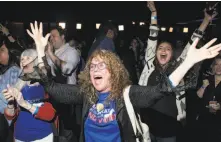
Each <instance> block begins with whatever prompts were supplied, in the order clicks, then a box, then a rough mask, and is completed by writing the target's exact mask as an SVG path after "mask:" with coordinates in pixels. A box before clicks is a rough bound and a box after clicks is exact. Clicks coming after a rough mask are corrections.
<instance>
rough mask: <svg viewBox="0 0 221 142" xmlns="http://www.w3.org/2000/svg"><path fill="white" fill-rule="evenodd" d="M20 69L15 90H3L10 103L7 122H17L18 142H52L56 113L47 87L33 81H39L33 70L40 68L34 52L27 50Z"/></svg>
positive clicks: (13, 88)
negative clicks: (47, 93) (46, 90)
mask: <svg viewBox="0 0 221 142" xmlns="http://www.w3.org/2000/svg"><path fill="white" fill-rule="evenodd" d="M20 66H21V69H22V73H21V75H20V78H21V79H19V80H18V82H17V83H16V84H15V85H14V87H10V86H7V89H4V90H3V91H2V93H3V95H4V98H5V99H6V100H7V101H8V104H7V107H6V108H5V110H4V112H5V116H6V118H7V119H8V120H16V123H15V129H14V138H15V142H27V141H28V142H30V141H33V142H34V141H37V142H53V131H52V126H51V121H52V120H53V119H54V118H55V114H56V111H55V109H54V108H53V106H52V105H51V104H50V103H49V102H46V99H47V97H48V96H46V94H45V91H44V88H43V87H42V86H41V85H40V84H39V83H38V82H36V81H35V82H33V81H30V78H36V79H37V78H38V76H37V73H36V72H35V70H34V67H35V66H37V52H36V50H35V49H27V50H25V51H24V52H23V53H22V54H21V62H20ZM17 106H18V107H17ZM52 123H53V122H52Z"/></svg>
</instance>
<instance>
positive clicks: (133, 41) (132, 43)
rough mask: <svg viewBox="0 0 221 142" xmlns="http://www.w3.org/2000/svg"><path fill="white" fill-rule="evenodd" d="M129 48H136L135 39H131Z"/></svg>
mask: <svg viewBox="0 0 221 142" xmlns="http://www.w3.org/2000/svg"><path fill="white" fill-rule="evenodd" d="M131 46H132V47H133V48H136V47H137V46H138V43H137V40H136V39H133V40H132V41H131Z"/></svg>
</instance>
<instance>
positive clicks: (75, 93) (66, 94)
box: [27, 21, 83, 104]
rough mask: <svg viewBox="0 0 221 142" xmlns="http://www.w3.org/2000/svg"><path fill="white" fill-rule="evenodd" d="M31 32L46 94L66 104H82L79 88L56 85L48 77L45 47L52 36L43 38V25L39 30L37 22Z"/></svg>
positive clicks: (38, 69)
mask: <svg viewBox="0 0 221 142" xmlns="http://www.w3.org/2000/svg"><path fill="white" fill-rule="evenodd" d="M31 30H32V32H30V31H29V30H27V32H28V34H29V35H30V36H31V37H32V38H33V39H34V41H35V44H36V50H37V52H38V67H37V68H36V70H37V72H38V73H39V75H40V76H41V84H42V85H43V86H44V88H45V90H46V92H47V93H48V94H49V95H50V96H51V97H52V98H54V99H55V100H56V101H58V102H61V103H66V104H82V102H83V96H82V95H81V94H80V91H79V88H78V86H74V85H68V84H59V83H55V82H54V81H53V80H51V79H50V78H49V77H48V76H47V70H46V69H45V65H44V60H43V59H45V52H44V51H45V46H46V45H47V43H48V38H49V36H50V34H47V35H46V36H45V37H43V35H42V33H43V27H42V23H40V26H39V28H38V25H37V22H36V21H35V26H34V25H33V24H32V23H31Z"/></svg>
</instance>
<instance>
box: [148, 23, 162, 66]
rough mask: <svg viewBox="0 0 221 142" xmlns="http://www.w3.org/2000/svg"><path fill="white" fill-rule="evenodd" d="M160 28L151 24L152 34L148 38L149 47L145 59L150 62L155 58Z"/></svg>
mask: <svg viewBox="0 0 221 142" xmlns="http://www.w3.org/2000/svg"><path fill="white" fill-rule="evenodd" d="M158 32H159V28H158V27H157V26H155V25H150V35H149V38H148V40H147V48H146V52H145V61H146V62H147V63H149V62H150V61H153V60H154V57H155V54H156V47H157V38H158Z"/></svg>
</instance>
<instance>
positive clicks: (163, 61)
mask: <svg viewBox="0 0 221 142" xmlns="http://www.w3.org/2000/svg"><path fill="white" fill-rule="evenodd" d="M172 56H173V46H172V44H171V43H169V42H167V41H163V42H160V43H159V44H158V46H157V49H156V59H157V62H158V63H159V65H160V66H165V65H167V63H169V62H170V61H171V59H172Z"/></svg>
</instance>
